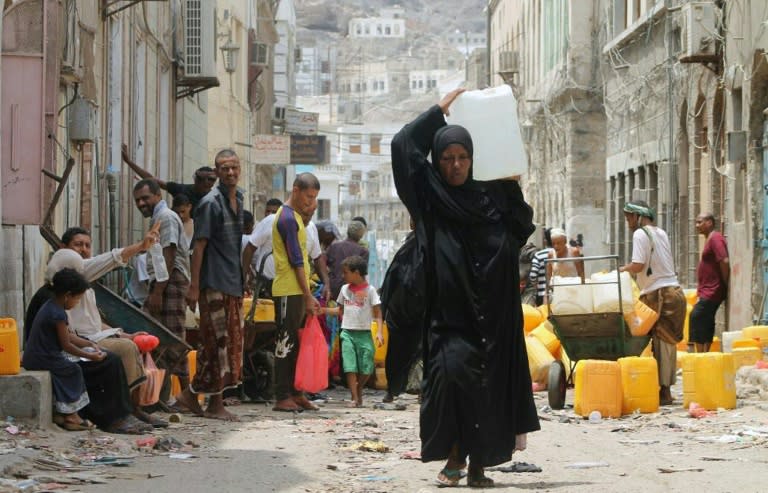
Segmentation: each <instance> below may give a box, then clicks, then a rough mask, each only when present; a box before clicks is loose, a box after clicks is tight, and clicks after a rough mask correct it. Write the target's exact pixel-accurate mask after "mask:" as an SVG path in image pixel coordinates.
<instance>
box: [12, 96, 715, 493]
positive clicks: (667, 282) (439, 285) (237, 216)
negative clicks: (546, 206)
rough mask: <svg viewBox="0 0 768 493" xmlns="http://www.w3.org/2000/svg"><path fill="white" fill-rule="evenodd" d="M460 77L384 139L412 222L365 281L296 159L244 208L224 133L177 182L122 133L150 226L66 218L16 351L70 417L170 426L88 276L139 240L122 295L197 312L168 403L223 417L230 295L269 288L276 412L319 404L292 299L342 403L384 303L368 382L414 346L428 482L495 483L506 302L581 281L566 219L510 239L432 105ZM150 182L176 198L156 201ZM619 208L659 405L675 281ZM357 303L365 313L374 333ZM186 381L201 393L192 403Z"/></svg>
mask: <svg viewBox="0 0 768 493" xmlns="http://www.w3.org/2000/svg"><path fill="white" fill-rule="evenodd" d="M462 91H463V90H461V89H458V90H455V91H452V92H450V93H448V94H447V95H446V96H445V97H444V98H443V99H442V100H441V101H440V103H439V104H437V105H434V106H433V107H431V108H430V109H428V110H427V111H426V112H424V113H423V114H421V115H420V116H418V117H417V118H416V119H415V120H414V121H413V122H411V123H409V124H407V125H405V127H403V129H402V130H400V131H399V132H398V133H397V134H396V135H395V136H394V138H393V141H392V168H393V177H394V180H395V185H396V188H397V192H398V195H399V197H400V199H401V200H402V202H403V203H404V205H405V206H406V208H407V209H408V212H409V213H410V216H411V218H412V221H411V228H412V233H411V234H410V235H409V236H408V238H407V239H406V241H405V244H404V245H403V246H402V248H401V249H400V250H399V251H398V252H397V254H396V255H395V257H394V258H393V260H392V262H391V265H390V268H389V269H388V271H387V275H386V277H385V280H384V283H383V286H382V287H381V289H380V290H377V289H375V288H374V287H373V286H370V285H369V284H368V282H367V278H366V276H367V267H368V250H367V245H366V243H365V238H364V235H365V231H366V228H367V223H366V222H365V219H364V218H354V220H353V221H351V222H350V224H349V226H348V228H347V231H346V238H344V239H342V238H341V237H340V236H341V235H340V234H339V231H338V229H337V228H336V226H335V225H334V224H333V223H331V222H329V221H320V222H318V223H317V224H315V223H314V222H312V220H311V219H312V216H313V215H314V213H315V210H316V208H317V196H318V193H319V191H320V182H319V180H318V179H317V177H315V176H314V175H313V174H311V173H302V174H299V175H298V176H297V177H296V179H295V181H294V182H293V185H292V189H291V192H290V196H289V197H288V198H287V200H286V201H285V202H281V201H280V200H279V199H271V200H269V201H268V202H267V204H266V209H265V211H264V218H263V219H261V220H260V221H259V222H258V223H257V222H256V221H255V219H254V216H253V214H252V213H250V212H249V211H246V210H245V209H244V202H243V195H242V193H241V191H240V189H239V188H238V180H239V177H240V160H239V158H238V156H237V154H236V153H235V152H234V151H232V150H223V151H220V152H219V153H218V154H216V156H215V159H214V168H210V167H202V168H199V169H198V170H197V171H196V172H195V175H194V183H193V184H181V183H175V182H170V181H168V182H166V181H163V180H160V179H157V178H156V177H153V176H152V175H151V174H150V173H148V172H147V171H145V170H143V169H142V168H141V167H139V166H138V165H137V164H136V163H134V162H133V161H132V160H131V159H130V156H128V153H127V151H126V150H125V149H124V150H123V158H124V161H125V162H126V164H127V165H128V166H129V167H130V168H131V169H132V170H133V171H134V172H135V173H136V174H138V175H139V176H140V177H141V180H140V181H138V182H137V183H136V185H135V186H134V190H133V194H134V200H135V204H136V207H137V209H138V210H139V211H140V212H141V214H142V215H143V216H144V217H145V218H148V219H149V230H148V232H147V233H146V235H145V236H144V238H143V239H142V241H140V242H137V243H135V244H132V245H129V246H127V247H125V248H119V249H115V250H113V251H111V252H107V253H104V254H101V255H97V256H95V257H92V255H91V241H90V234H89V232H88V231H86V230H84V229H81V228H70V229H69V230H67V231H66V232H65V233H64V235H63V237H62V245H61V249H60V250H58V251H57V252H55V253H54V254H53V256H52V258H51V259H50V262H49V264H48V268H47V271H46V284H45V286H43V287H42V288H41V289H40V290H39V291H38V293H37V294H36V295H35V297H34V298H33V299H32V301H31V303H30V305H29V307H28V310H27V314H26V320H25V327H26V328H27V330H26V333H27V334H28V340H27V344H26V347H25V351H24V358H23V362H24V366H25V367H26V368H28V369H44V370H49V371H50V372H51V374H52V376H53V388H54V401H55V411H56V418H55V420H56V422H57V423H58V424H59V425H60V426H62V427H63V428H65V429H67V430H80V429H88V428H91V427H93V426H94V425H95V426H99V427H100V428H102V429H105V430H107V431H112V432H117V433H143V432H146V431H149V430H151V429H152V428H153V427H162V426H167V422H165V421H164V420H162V419H160V418H158V417H155V416H153V415H151V414H148V413H147V412H146V410H145V409H143V408H142V406H141V405H140V402H139V400H138V399H137V389H138V387H139V386H140V385H141V384H142V383H143V382H144V381H145V380H146V375H145V369H144V368H143V363H142V358H141V357H140V354H139V351H138V349H137V346H136V345H135V344H134V343H133V339H134V338H135V337H136V335H137V333H134V334H128V333H125V332H123V331H122V330H121V329H119V328H110V327H107V326H106V324H105V323H104V322H103V321H102V319H101V317H100V314H99V311H98V307H97V305H96V298H95V295H94V294H93V289H91V288H90V285H89V283H90V282H93V281H94V280H96V279H98V278H99V277H101V276H102V275H104V274H105V273H106V272H109V271H110V270H113V269H115V268H118V267H123V266H125V265H126V263H127V262H128V261H129V260H131V259H132V258H133V257H134V256H137V255H138V257H137V259H138V261H136V263H135V264H134V265H135V266H136V267H137V269H136V271H137V277H138V281H137V283H136V285H135V286H134V288H135V289H131V290H130V291H131V293H132V294H133V295H132V296H131V299H132V300H133V301H134V302H136V303H138V304H140V306H141V307H142V309H143V310H145V311H146V312H147V313H148V314H150V315H152V316H153V317H155V318H156V319H157V320H159V321H160V322H161V323H162V324H163V325H164V326H165V327H166V328H167V329H168V330H169V331H170V332H172V333H173V334H175V335H176V336H178V337H179V338H181V339H184V338H185V335H186V334H185V313H186V310H187V309H188V308H189V309H191V310H195V309H197V310H198V311H199V326H198V333H199V337H198V339H199V341H200V346H199V348H198V350H197V372H196V373H195V375H194V377H193V378H191V379H190V374H189V368H187V366H186V358H184V359H183V361H179V362H178V363H177V364H175V366H173V367H172V368H168V369H167V370H168V371H169V372H170V373H172V374H173V375H175V376H177V377H178V378H179V381H180V382H181V384H182V385H181V389H182V390H181V392H180V393H179V394H178V395H176V396H174V402H172V403H171V404H172V405H173V406H174V408H175V409H178V410H182V411H186V412H191V413H193V414H195V415H198V416H202V417H206V418H212V419H222V420H227V421H236V420H238V416H237V415H236V414H234V413H232V412H230V410H228V409H227V408H226V405H225V404H226V402H225V399H224V392H225V391H226V390H228V389H232V388H235V387H237V386H239V385H240V384H241V383H242V369H243V344H244V342H243V341H244V327H243V325H244V324H243V316H242V315H243V314H242V301H243V297H244V296H245V295H246V294H251V295H252V296H253V297H254V298H271V299H272V300H273V301H274V306H275V322H276V326H277V333H276V337H275V341H276V342H275V347H274V396H275V404H274V407H273V410H274V411H285V412H302V411H312V410H316V409H318V408H317V405H316V404H315V403H314V402H313V401H312V400H311V396H308V395H307V394H306V393H305V392H303V391H302V390H301V389H297V388H296V387H295V385H294V382H295V373H296V364H297V355H298V352H299V345H300V342H299V337H298V333H299V330H300V329H301V328H302V327H303V326H304V325H305V323H306V322H307V320H308V317H315V316H319V318H320V320H321V321H322V325H323V327H324V329H325V335H326V340H327V343H328V348H329V370H330V373H331V376H332V377H338V378H339V379H341V378H343V377H344V374H345V375H346V385H347V386H348V388H349V391H350V399H349V401H348V405H349V406H353V407H359V406H362V405H363V387H364V386H365V385H366V383H367V381H368V380H369V378H370V377H371V375H372V374H373V373H374V366H373V358H374V356H373V355H374V352H375V345H377V344H378V345H381V344H382V343H383V342H384V341H383V333H382V329H383V325H384V324H383V322H384V321H386V323H387V324H388V327H389V330H390V342H389V349H388V354H387V362H386V370H387V375H388V380H389V389H388V393H387V396H386V397H385V400H389V401H391V400H392V399H393V398H394V396H396V395H397V394H398V393H401V392H402V391H403V390H404V387H405V380H406V379H407V371H408V369H409V368H410V367H411V366H412V365H413V364H414V362H415V361H416V360H418V359H421V360H422V361H423V378H422V385H421V400H420V402H421V409H420V425H421V431H420V436H421V441H422V450H421V457H422V460H423V461H427V462H428V461H437V460H445V461H446V462H445V465H444V467H443V468H442V469H441V470H440V472H439V473H438V475H437V481H438V483H440V484H441V485H443V486H455V485H457V484H458V483H459V481H460V480H461V479H462V478H463V477H465V476H466V477H467V482H468V484H469V485H470V486H472V487H489V486H492V485H493V481H492V480H491V479H490V478H488V477H487V476H486V475H485V473H484V471H485V468H487V467H489V466H494V465H497V464H500V463H502V462H506V461H508V460H510V459H511V456H512V454H513V452H514V451H516V450H523V449H525V447H526V436H527V433H529V432H533V431H535V430H538V429H539V421H538V417H537V412H536V408H535V406H534V401H533V395H532V385H531V378H530V375H529V372H528V361H527V353H526V345H525V343H524V339H523V330H522V326H523V319H522V310H521V301H522V300H523V299H525V300H526V301H530V302H531V303H533V304H535V305H540V304H543V303H546V302H547V296H548V293H547V289H546V286H547V284H548V283H547V280H548V279H551V278H552V277H553V276H565V277H575V278H580V279H581V280H582V282H583V280H584V277H585V273H584V263H583V261H581V260H579V258H580V257H581V256H582V252H581V246H582V238H581V236H579V237H578V239H577V240H571V241H570V242H569V241H568V238H567V236H566V233H565V231H564V230H562V229H559V228H552V229H548V230H546V232H545V242H546V245H545V248H544V249H541V250H538V251H537V250H536V248H535V247H533V248H532V247H531V246H530V245H527V244H526V243H527V241H528V238H529V236H530V235H531V234H532V233H533V231H534V225H533V222H532V219H533V211H532V209H531V207H530V206H529V205H528V204H526V202H525V201H524V198H523V194H522V191H521V188H520V186H519V184H518V182H517V180H516V179H515V178H510V179H500V180H493V181H486V182H480V181H476V180H475V179H474V178H473V152H474V149H473V142H472V137H471V136H470V134H469V133H468V132H467V130H466V129H464V128H463V127H461V126H457V125H447V124H446V121H445V118H444V116H445V115H448V114H449V112H450V106H451V104H452V103H453V101H454V100H455V99H456V98H457V97H458V96H459V95H460V94H461V92H462ZM217 181H218V184H217ZM163 190H165V191H167V192H168V193H170V194H171V195H172V196H173V201H172V207H169V206H168V204H167V202H166V201H165V200H164V199H163V197H162V191H163ZM624 211H625V216H626V220H627V225H628V227H629V228H630V229H631V230H632V231H633V249H632V259H631V262H629V263H627V264H626V265H624V266H622V267H621V269H620V270H622V271H628V272H631V273H633V274H635V275H636V276H637V281H638V285H639V288H640V292H641V299H642V300H643V301H644V302H645V303H646V304H648V305H649V306H651V307H653V308H654V309H657V310H658V311H659V313H660V315H661V316H660V318H659V321H658V322H657V323H656V325H655V327H654V329H653V332H652V334H653V353H654V356H655V357H656V359H657V360H658V361H659V370H660V371H659V380H660V384H661V400H662V402H663V403H666V402H669V401H670V400H671V394H670V393H669V387H670V386H671V385H672V384H673V383H674V378H675V371H674V370H675V360H674V358H675V346H674V344H675V343H676V342H677V341H679V340H680V338H681V337H682V333H681V330H682V320H683V317H684V315H685V299H684V296H683V293H682V290H681V289H680V286H679V283H678V281H677V277H676V275H675V272H674V268H673V265H672V257H671V253H670V247H669V240H668V238H667V235H666V233H665V232H664V231H663V230H662V229H661V228H659V227H657V226H655V225H654V224H653V221H654V214H655V213H654V211H653V210H652V209H651V208H650V207H648V205H647V204H645V203H642V202H630V203H627V204H626V206H625V209H624ZM697 227H698V228H699V232H700V233H702V234H704V235H705V236H706V237H707V248H705V255H704V257H703V259H702V266H701V267H700V269H699V280H700V301H699V304H698V305H697V306H696V309H695V310H694V312H695V315H694V316H693V317H692V332H691V334H692V336H691V340H692V341H694V342H695V343H696V344H697V345H698V344H701V345H702V349H704V348H705V347H706V344H707V343H708V342H711V338H712V332H713V327H714V313H715V312H716V310H717V307H718V306H719V304H720V303H721V302H722V300H723V298H724V293H725V287H724V286H725V284H726V283H727V280H728V275H727V249H726V247H725V242H724V240H723V239H722V236H721V235H719V234H717V233H713V229H714V217H713V216H712V215H711V214H703V215H701V216H699V218H698V219H697ZM155 244H158V245H159V246H160V247H161V248H162V255H161V256H160V255H154V254H153V255H152V256H150V257H146V254H145V253H143V252H146V251H147V250H149V249H150V247H152V246H153V245H155ZM521 255H525V256H526V257H527V258H528V259H529V260H530V262H531V268H530V272H528V273H523V271H522V269H520V260H519V259H520V257H521ZM134 261H135V260H134ZM156 262H162V264H156ZM163 267H164V268H163ZM162 271H167V273H166V274H165V275H163V274H160V273H161V272H162ZM313 273H314V275H315V276H316V277H315V282H316V284H317V285H318V286H319V288H317V289H315V290H313V288H312V286H313V281H312V279H311V276H312V274H313ZM142 289H143V291H142ZM249 291H251V292H250V293H249ZM523 297H524V298H523ZM321 315H322V316H321ZM374 320H375V321H376V324H377V327H378V331H376V332H375V334H372V333H371V324H372V322H373V321H374ZM694 326H695V328H694ZM200 396H206V397H207V404H206V405H205V408H203V405H201V400H200V399H199V397H200ZM465 469H466V472H465Z"/></svg>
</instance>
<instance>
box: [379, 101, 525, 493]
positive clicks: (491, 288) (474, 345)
mask: <svg viewBox="0 0 768 493" xmlns="http://www.w3.org/2000/svg"><path fill="white" fill-rule="evenodd" d="M461 92H463V90H462V89H458V90H455V91H452V92H451V93H449V94H448V95H447V96H446V97H445V98H443V100H442V101H441V102H440V103H439V104H438V105H435V106H433V107H432V108H430V109H429V110H427V111H426V112H425V113H423V114H422V115H420V116H419V117H418V118H416V120H414V121H413V122H411V123H409V124H408V125H406V126H405V127H404V128H403V129H402V130H400V132H398V133H397V135H396V136H395V137H394V138H393V140H392V168H393V174H394V178H395V184H396V186H397V191H398V195H399V196H400V199H401V200H402V201H403V203H404V204H405V206H406V207H407V208H408V211H409V212H410V214H411V217H412V218H413V220H414V221H415V223H416V230H415V232H416V241H417V243H418V248H419V249H420V251H421V252H423V262H424V265H423V268H424V278H425V282H426V289H425V294H426V296H425V300H424V301H425V310H426V313H425V317H424V320H425V321H424V327H423V329H424V330H423V351H424V380H423V384H422V389H423V394H422V405H421V416H420V423H421V432H420V433H421V441H422V451H421V457H422V460H423V461H425V462H428V461H435V460H444V459H447V462H446V464H445V467H444V468H443V469H442V470H441V471H440V473H439V475H438V482H439V483H441V484H442V485H444V486H455V485H456V484H458V482H459V479H460V477H461V469H463V468H464V467H465V466H466V460H467V459H469V470H468V477H467V481H468V483H469V486H473V487H488V486H492V485H493V481H492V480H491V479H490V478H488V477H486V476H485V474H484V468H486V467H489V466H493V465H497V464H501V463H503V462H507V461H509V460H510V459H511V458H512V452H513V451H514V450H515V449H518V450H519V449H523V448H524V447H525V434H526V433H528V432H531V431H535V430H538V429H539V422H538V417H537V414H536V408H535V406H534V403H533V394H532V391H531V378H530V375H529V373H528V359H527V354H526V350H525V342H524V339H523V316H522V309H521V305H520V291H519V272H518V256H519V249H520V247H521V246H522V245H523V244H525V241H526V239H527V238H528V236H529V235H530V234H531V233H532V232H533V230H534V227H533V223H532V221H531V220H532V215H533V214H532V210H531V208H530V207H529V206H528V204H526V203H525V201H524V200H523V195H522V191H521V190H520V186H519V184H518V183H517V181H515V180H495V181H489V182H478V181H475V180H474V179H473V178H472V152H473V146H472V139H471V137H470V135H469V133H468V132H467V131H466V129H464V128H463V127H460V126H457V125H446V123H445V119H444V115H446V114H448V108H449V107H450V105H451V103H452V102H453V101H454V100H455V99H456V97H457V96H458V95H459V94H461ZM430 152H431V154H432V156H431V157H432V163H430V161H429V160H428V159H427V156H428V155H429V154H430Z"/></svg>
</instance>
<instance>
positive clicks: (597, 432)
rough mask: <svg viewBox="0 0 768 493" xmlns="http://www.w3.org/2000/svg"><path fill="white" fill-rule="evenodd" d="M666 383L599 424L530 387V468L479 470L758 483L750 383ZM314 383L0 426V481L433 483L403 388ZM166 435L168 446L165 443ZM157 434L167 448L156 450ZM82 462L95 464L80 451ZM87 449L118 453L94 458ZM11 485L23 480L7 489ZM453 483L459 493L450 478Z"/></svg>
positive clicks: (348, 487)
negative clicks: (350, 395)
mask: <svg viewBox="0 0 768 493" xmlns="http://www.w3.org/2000/svg"><path fill="white" fill-rule="evenodd" d="M674 390H675V391H676V392H675V396H676V398H677V401H676V405H674V406H667V407H663V408H662V409H661V411H660V412H658V413H654V414H645V415H640V414H637V415H630V416H625V417H623V418H621V419H602V420H601V421H600V422H599V423H591V422H589V421H588V420H585V419H582V418H580V417H577V416H576V415H574V413H573V410H572V409H571V408H569V407H566V409H565V410H563V411H552V410H550V409H549V408H548V406H547V400H546V392H541V393H537V394H536V403H537V406H538V407H539V409H540V411H539V415H540V417H541V424H542V430H541V431H540V432H537V433H534V434H532V435H529V438H528V449H527V450H526V451H525V452H521V453H517V454H515V457H514V459H513V461H514V462H524V463H528V464H533V465H535V466H538V467H540V468H541V469H542V471H541V472H523V473H514V472H512V473H508V472H500V471H489V472H488V475H489V476H490V477H491V478H493V479H494V480H495V481H496V485H497V487H496V488H495V489H494V490H495V491H528V490H535V491H551V492H563V493H565V492H577V491H579V492H583V491H604V492H613V491H616V492H619V491H620V492H643V493H649V492H670V491H681V492H682V491H686V492H688V491H692V489H693V488H695V489H698V490H701V491H713V492H739V493H741V492H757V491H765V488H766V482H768V404H766V402H765V401H762V400H760V399H759V397H758V396H756V394H755V393H751V394H749V393H746V394H745V393H742V394H741V395H744V396H746V397H745V398H742V399H740V400H739V407H738V408H737V409H734V410H721V411H720V412H718V413H717V414H716V415H715V416H712V417H707V418H701V419H694V418H691V417H689V416H688V413H687V412H686V411H685V410H684V409H683V408H682V405H681V401H680V394H679V392H680V389H679V384H678V387H676V388H675V389H674ZM328 395H329V396H330V398H331V399H330V400H329V401H328V402H327V403H325V404H323V405H322V408H321V410H320V411H318V412H304V413H301V414H296V415H294V414H286V413H278V412H273V411H272V410H271V407H267V406H265V405H263V404H242V405H239V406H233V407H231V408H230V409H232V410H233V411H234V412H236V413H237V414H238V415H239V416H240V417H241V418H242V422H240V423H224V422H218V421H211V420H206V419H201V418H194V417H190V416H186V415H185V416H182V418H181V422H180V423H178V424H176V423H174V424H172V425H171V427H170V428H169V429H167V430H163V431H158V432H156V433H155V434H154V435H152V436H143V437H135V436H126V435H109V434H105V433H101V432H70V433H65V432H59V431H46V432H41V431H31V432H30V433H29V434H28V435H25V434H24V433H25V432H24V431H23V430H21V432H19V433H17V434H12V433H11V432H12V431H14V430H13V428H11V430H10V431H8V430H7V429H6V431H4V432H3V431H2V430H0V435H2V437H0V467H2V468H4V469H3V473H2V474H1V475H0V477H2V478H4V479H0V491H65V492H71V491H81V492H87V493H96V492H107V491H112V492H116V491H119V492H126V493H130V492H152V493H157V492H173V493H195V492H205V493H210V492H211V491H216V492H241V491H242V492H271V491H285V492H303V493H313V492H392V491H395V492H401V491H402V492H419V493H427V492H436V491H438V490H439V488H438V487H437V486H436V484H435V481H434V478H435V477H436V475H437V472H438V471H439V470H440V468H441V467H442V464H440V463H429V464H423V463H421V462H420V461H419V460H418V454H419V447H420V443H419V432H418V403H417V401H416V399H415V397H414V396H409V395H406V396H403V397H402V398H400V399H399V400H397V401H396V402H395V404H396V406H392V405H390V406H388V407H389V408H388V409H374V407H373V406H374V404H376V403H380V402H381V398H382V396H383V393H382V392H376V391H371V393H369V394H367V395H366V399H367V402H366V407H364V408H362V409H350V408H347V407H345V405H344V402H343V399H345V398H346V397H347V395H346V393H345V392H344V391H343V390H341V389H340V390H331V391H329V392H328ZM750 397H752V398H754V400H750ZM571 398H572V391H569V401H570V399H571ZM395 407H399V408H402V407H404V408H405V409H403V410H397V409H395ZM3 428H7V425H6V426H4V427H3ZM147 438H149V442H150V443H146V444H145V446H144V447H143V448H137V441H141V440H142V439H144V440H145V441H147V440H146V439H147ZM170 438H172V439H175V441H173V440H169V439H170ZM153 439H154V443H153ZM167 442H171V443H170V444H169V443H167ZM174 444H175V447H176V448H178V447H180V449H179V450H175V449H174ZM163 445H170V448H172V449H174V450H170V451H167V450H165V451H164V450H161V448H162V446H163ZM152 446H155V447H156V448H155V449H152V448H151V447H152ZM166 448H168V447H166ZM25 457H26V458H25ZM34 459H37V462H34ZM67 459H69V462H67ZM94 460H95V461H96V463H95V464H94V463H93V462H88V461H94ZM99 461H101V462H109V461H112V462H118V463H119V462H120V461H124V462H128V464H127V465H124V466H115V465H98V462H99ZM509 465H510V464H507V466H509ZM65 466H67V467H65ZM57 468H58V469H59V470H55V469H57ZM46 469H48V470H46ZM51 469H54V470H51ZM78 469H79V470H78ZM14 474H15V475H16V476H17V477H14ZM30 477H32V478H34V479H33V480H30V479H28V478H30ZM25 480H26V483H24V481H25ZM19 481H21V482H19ZM93 482H99V483H101V484H92V483H93ZM77 483H81V484H77ZM13 485H16V486H19V485H21V486H28V487H27V488H26V489H23V490H21V489H14V488H16V486H13ZM459 489H460V490H463V491H469V488H468V487H467V486H466V482H465V481H464V480H462V482H461V485H460V487H459Z"/></svg>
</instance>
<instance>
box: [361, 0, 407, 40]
mask: <svg viewBox="0 0 768 493" xmlns="http://www.w3.org/2000/svg"><path fill="white" fill-rule="evenodd" d="M349 37H350V38H405V9H403V8H401V7H391V8H387V9H381V11H380V12H379V17H353V18H352V19H350V20H349Z"/></svg>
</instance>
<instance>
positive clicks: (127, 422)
mask: <svg viewBox="0 0 768 493" xmlns="http://www.w3.org/2000/svg"><path fill="white" fill-rule="evenodd" d="M153 429H154V428H153V427H152V425H150V424H147V423H142V422H141V421H139V420H138V419H136V418H135V417H133V416H132V415H128V416H126V417H124V418H122V419H118V420H117V421H115V422H114V423H112V424H111V425H109V426H108V427H107V429H106V430H105V431H106V432H107V433H118V434H122V435H142V434H144V433H150V432H152V430H153Z"/></svg>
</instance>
